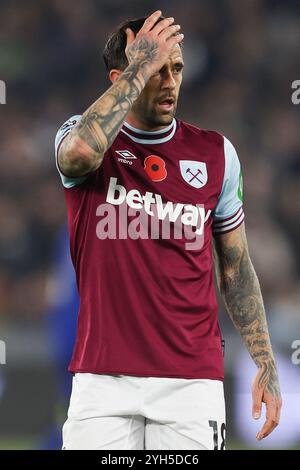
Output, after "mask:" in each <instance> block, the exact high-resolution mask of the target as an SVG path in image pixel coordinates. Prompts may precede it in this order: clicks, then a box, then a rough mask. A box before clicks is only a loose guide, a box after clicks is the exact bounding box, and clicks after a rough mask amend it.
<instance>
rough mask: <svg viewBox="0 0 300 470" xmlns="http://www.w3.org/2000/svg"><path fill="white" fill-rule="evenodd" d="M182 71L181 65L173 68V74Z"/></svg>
mask: <svg viewBox="0 0 300 470" xmlns="http://www.w3.org/2000/svg"><path fill="white" fill-rule="evenodd" d="M182 69H183V65H181V64H178V65H175V66H174V72H175V73H180V72H182Z"/></svg>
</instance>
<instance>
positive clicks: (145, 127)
mask: <svg viewBox="0 0 300 470" xmlns="http://www.w3.org/2000/svg"><path fill="white" fill-rule="evenodd" d="M126 122H127V123H128V124H130V125H131V126H133V127H136V129H140V130H141V131H150V132H151V131H159V130H161V129H164V128H165V127H168V126H169V125H170V123H169V124H166V125H165V126H154V125H151V124H148V123H146V122H144V121H142V120H141V119H139V118H138V117H137V116H136V115H135V114H134V113H132V112H130V113H129V114H128V116H127V118H126Z"/></svg>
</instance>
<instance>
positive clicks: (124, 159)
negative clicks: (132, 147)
mask: <svg viewBox="0 0 300 470" xmlns="http://www.w3.org/2000/svg"><path fill="white" fill-rule="evenodd" d="M115 152H116V153H117V154H118V155H120V156H121V158H118V162H121V163H127V165H132V161H131V160H136V159H137V157H136V156H135V155H133V153H131V152H129V150H116V151H115Z"/></svg>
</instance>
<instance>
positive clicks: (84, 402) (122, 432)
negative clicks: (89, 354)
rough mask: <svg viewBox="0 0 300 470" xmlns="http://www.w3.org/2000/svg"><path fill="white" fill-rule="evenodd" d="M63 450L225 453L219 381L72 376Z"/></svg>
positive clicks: (88, 374) (221, 388)
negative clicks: (223, 450) (222, 451)
mask: <svg viewBox="0 0 300 470" xmlns="http://www.w3.org/2000/svg"><path fill="white" fill-rule="evenodd" d="M63 449H66V450H73V449H94V450H100V449H102V450H115V449H118V450H123V449H133V450H140V449H141V450H142V449H152V450H161V449H163V450H170V449H172V450H182V449H184V450H190V449H199V450H205V449H207V450H208V449H211V450H217V449H218V450H222V449H225V403H224V390H223V382H221V381H219V380H208V379H181V378H180V379H179V378H162V377H137V376H128V375H104V374H90V373H76V374H75V375H74V377H73V386H72V394H71V399H70V406H69V410H68V418H67V420H66V422H65V424H64V426H63Z"/></svg>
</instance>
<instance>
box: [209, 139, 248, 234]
mask: <svg viewBox="0 0 300 470" xmlns="http://www.w3.org/2000/svg"><path fill="white" fill-rule="evenodd" d="M224 158H225V170H224V179H223V185H222V191H221V194H220V196H219V199H218V203H217V206H216V208H215V210H214V222H213V232H214V233H226V232H230V231H231V230H235V229H236V228H237V227H238V226H239V225H241V223H242V222H243V221H244V218H245V216H244V211H243V177H242V171H241V165H240V162H239V158H238V155H237V153H236V150H235V148H234V146H233V145H232V143H231V142H230V141H229V140H228V139H227V138H226V137H224Z"/></svg>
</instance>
